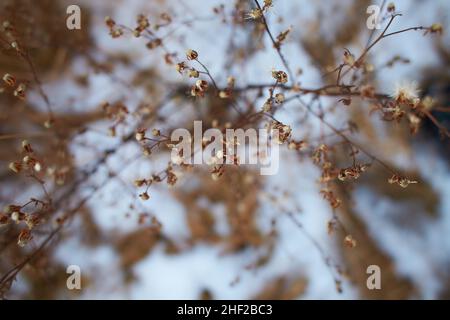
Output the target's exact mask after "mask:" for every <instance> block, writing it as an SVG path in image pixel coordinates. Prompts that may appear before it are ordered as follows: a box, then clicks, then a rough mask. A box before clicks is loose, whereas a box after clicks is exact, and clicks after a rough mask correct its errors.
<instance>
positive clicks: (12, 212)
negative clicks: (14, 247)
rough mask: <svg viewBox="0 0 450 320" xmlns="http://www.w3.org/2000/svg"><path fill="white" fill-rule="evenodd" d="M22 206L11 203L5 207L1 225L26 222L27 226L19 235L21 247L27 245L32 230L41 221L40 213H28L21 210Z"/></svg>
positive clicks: (1, 215)
mask: <svg viewBox="0 0 450 320" xmlns="http://www.w3.org/2000/svg"><path fill="white" fill-rule="evenodd" d="M21 210H22V207H21V206H18V205H9V206H7V207H6V208H5V213H0V226H2V225H6V224H9V223H11V222H13V223H15V224H21V223H25V224H26V226H27V228H26V229H22V231H21V232H20V234H19V236H18V241H17V244H18V245H19V246H21V247H23V246H25V245H26V244H27V243H28V242H29V241H30V240H31V238H32V235H31V230H32V229H33V228H34V227H35V226H36V225H38V224H39V223H40V220H41V219H40V217H39V215H38V214H34V213H31V214H27V213H24V212H22V211H21Z"/></svg>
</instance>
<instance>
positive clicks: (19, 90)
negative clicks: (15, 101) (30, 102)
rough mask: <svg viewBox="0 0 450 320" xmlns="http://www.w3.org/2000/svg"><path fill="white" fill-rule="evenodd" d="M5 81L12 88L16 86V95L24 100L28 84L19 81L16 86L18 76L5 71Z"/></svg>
mask: <svg viewBox="0 0 450 320" xmlns="http://www.w3.org/2000/svg"><path fill="white" fill-rule="evenodd" d="M3 82H4V83H5V84H6V85H7V86H8V87H11V88H15V89H14V93H13V94H14V96H15V97H17V98H19V99H21V100H24V99H25V97H26V90H27V86H26V85H25V84H24V83H19V85H18V86H17V87H16V84H17V81H16V78H15V77H14V76H13V75H11V74H9V73H5V74H4V75H3Z"/></svg>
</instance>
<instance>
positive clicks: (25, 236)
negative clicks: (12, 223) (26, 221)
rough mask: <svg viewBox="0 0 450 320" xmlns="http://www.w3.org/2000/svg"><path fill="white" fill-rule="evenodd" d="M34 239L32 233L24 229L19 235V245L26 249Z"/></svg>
mask: <svg viewBox="0 0 450 320" xmlns="http://www.w3.org/2000/svg"><path fill="white" fill-rule="evenodd" d="M32 238H33V236H32V235H31V231H30V230H29V229H23V230H22V231H20V233H19V237H18V239H17V244H18V245H19V246H20V247H24V246H26V245H27V244H28V242H30V240H31V239H32Z"/></svg>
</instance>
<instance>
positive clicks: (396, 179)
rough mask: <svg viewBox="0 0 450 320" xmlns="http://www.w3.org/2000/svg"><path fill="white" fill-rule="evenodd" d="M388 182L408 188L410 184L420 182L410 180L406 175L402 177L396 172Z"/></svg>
mask: <svg viewBox="0 0 450 320" xmlns="http://www.w3.org/2000/svg"><path fill="white" fill-rule="evenodd" d="M388 182H389V183H390V184H398V185H399V186H400V187H402V188H407V187H408V186H409V185H410V184H417V183H418V182H417V181H415V180H409V179H408V178H405V177H400V176H399V175H396V174H394V175H393V176H392V177H390V178H389V180H388Z"/></svg>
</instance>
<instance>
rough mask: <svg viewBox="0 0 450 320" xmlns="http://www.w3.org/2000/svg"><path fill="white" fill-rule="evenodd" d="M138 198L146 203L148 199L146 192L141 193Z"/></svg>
mask: <svg viewBox="0 0 450 320" xmlns="http://www.w3.org/2000/svg"><path fill="white" fill-rule="evenodd" d="M139 198H141V199H142V200H144V201H146V200H148V199H150V196H149V194H148V193H147V192H143V193H141V194H140V195H139Z"/></svg>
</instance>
